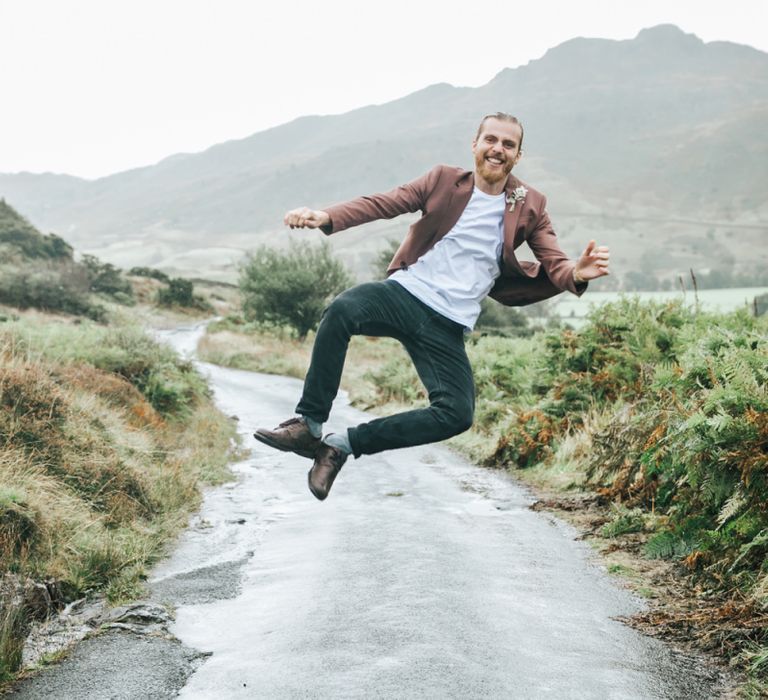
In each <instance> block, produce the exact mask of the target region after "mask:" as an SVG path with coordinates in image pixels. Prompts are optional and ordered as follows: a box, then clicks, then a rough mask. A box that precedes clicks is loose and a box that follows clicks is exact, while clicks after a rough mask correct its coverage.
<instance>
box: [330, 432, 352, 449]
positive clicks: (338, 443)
mask: <svg viewBox="0 0 768 700" xmlns="http://www.w3.org/2000/svg"><path fill="white" fill-rule="evenodd" d="M323 442H324V443H325V444H326V445H330V446H331V447H335V448H336V449H337V450H341V451H342V452H343V453H344V454H348V455H350V454H352V445H351V444H350V443H349V433H348V432H347V431H346V430H345V431H344V432H343V433H328V435H326V436H325V437H324V438H323Z"/></svg>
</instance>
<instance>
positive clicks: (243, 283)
mask: <svg viewBox="0 0 768 700" xmlns="http://www.w3.org/2000/svg"><path fill="white" fill-rule="evenodd" d="M351 284H352V277H351V276H350V274H349V272H347V270H346V269H345V267H344V265H343V264H342V263H341V262H340V261H339V260H337V259H335V258H333V256H332V255H331V249H330V247H329V246H328V244H327V243H324V244H322V245H320V246H311V245H309V244H300V243H291V245H290V247H289V249H288V250H287V251H279V250H275V249H273V248H269V247H266V246H263V247H261V248H259V249H258V250H256V251H255V252H254V253H252V254H251V255H250V256H249V258H248V260H247V262H246V263H245V265H244V266H243V268H242V269H241V273H240V291H241V294H242V300H243V301H242V306H243V314H244V316H245V318H246V320H248V321H256V322H259V323H263V322H266V323H274V324H278V325H286V326H289V327H290V328H292V329H293V330H294V331H295V332H296V334H297V335H298V336H299V338H304V337H305V336H306V335H307V333H309V331H311V330H312V329H314V328H316V327H317V325H318V323H319V322H320V316H321V315H322V312H323V309H324V308H325V307H326V305H327V304H328V302H330V300H331V299H332V298H333V297H334V296H336V295H337V294H339V293H340V292H342V291H343V290H344V289H346V288H347V287H349V286H350V285H351Z"/></svg>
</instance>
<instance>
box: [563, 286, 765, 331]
mask: <svg viewBox="0 0 768 700" xmlns="http://www.w3.org/2000/svg"><path fill="white" fill-rule="evenodd" d="M766 293H768V287H739V288H734V289H702V290H699V292H698V295H695V294H694V292H693V290H688V291H686V292H685V293H683V292H682V291H681V290H671V291H666V292H590V291H588V292H587V293H586V294H584V296H582V297H581V298H578V297H575V296H573V295H572V294H562V295H560V296H559V297H557V298H556V300H555V301H554V302H553V304H552V306H551V307H550V314H551V315H553V316H557V317H559V318H560V319H562V320H563V321H564V322H567V323H570V324H571V325H574V326H579V325H581V323H583V322H584V319H585V318H586V315H587V313H589V311H590V309H591V308H592V307H593V306H600V305H601V304H605V303H606V302H610V301H616V300H617V299H618V298H619V297H620V296H622V294H623V295H624V296H638V297H640V298H641V299H643V300H655V301H666V300H671V299H682V300H683V303H685V304H686V305H687V306H693V305H694V304H695V303H696V298H697V296H698V300H699V304H700V305H701V308H702V309H703V310H706V311H735V310H736V309H739V308H743V307H748V308H750V309H751V308H752V304H753V302H754V299H755V297H756V296H759V295H761V294H766Z"/></svg>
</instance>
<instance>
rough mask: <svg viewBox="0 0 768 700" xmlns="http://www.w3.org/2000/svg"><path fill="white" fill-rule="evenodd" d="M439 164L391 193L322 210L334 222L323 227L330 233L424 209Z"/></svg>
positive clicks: (371, 196)
mask: <svg viewBox="0 0 768 700" xmlns="http://www.w3.org/2000/svg"><path fill="white" fill-rule="evenodd" d="M440 167H441V166H437V167H435V168H433V169H432V170H430V171H429V172H428V173H426V174H425V175H422V176H421V177H419V178H417V179H416V180H413V181H412V182H408V183H406V184H405V185H400V187H397V188H395V189H394V190H391V191H390V192H382V193H379V194H372V195H367V196H364V197H357V198H356V199H352V200H350V201H349V202H344V203H343V204H334V205H333V206H330V207H326V208H325V209H324V210H323V211H325V212H327V213H328V215H329V216H330V217H331V223H330V225H328V226H323V227H322V228H321V230H322V231H323V233H325V234H331V233H336V232H337V231H343V230H344V229H348V228H352V227H353V226H359V225H360V224H367V223H368V222H370V221H376V220H378V219H393V218H394V217H396V216H400V214H407V213H413V212H416V211H423V210H424V207H425V204H426V201H427V196H428V195H429V193H430V192H431V191H432V190H433V189H434V187H435V185H436V183H437V181H438V179H439V178H440Z"/></svg>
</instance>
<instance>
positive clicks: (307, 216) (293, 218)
mask: <svg viewBox="0 0 768 700" xmlns="http://www.w3.org/2000/svg"><path fill="white" fill-rule="evenodd" d="M283 223H285V225H286V226H290V227H291V228H320V227H321V226H327V225H328V224H330V223H331V217H330V216H328V214H327V212H324V211H317V210H315V209H309V208H308V207H300V208H299V209H291V211H289V212H288V213H287V214H286V215H285V218H284V219H283Z"/></svg>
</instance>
